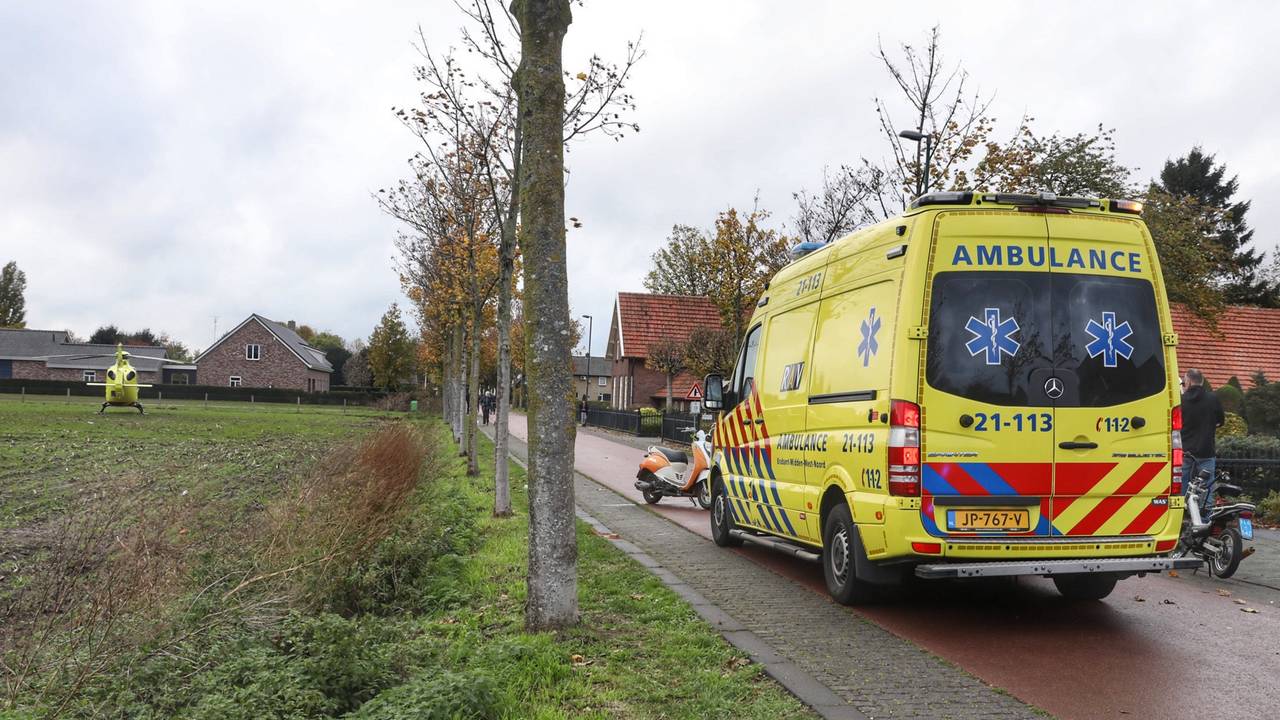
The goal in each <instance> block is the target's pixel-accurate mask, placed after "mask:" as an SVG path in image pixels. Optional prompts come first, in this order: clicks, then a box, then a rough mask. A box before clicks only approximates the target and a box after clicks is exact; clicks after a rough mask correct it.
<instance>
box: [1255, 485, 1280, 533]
mask: <svg viewBox="0 0 1280 720" xmlns="http://www.w3.org/2000/svg"><path fill="white" fill-rule="evenodd" d="M1255 515H1256V516H1257V518H1258V520H1259V521H1261V522H1264V523H1266V524H1268V525H1280V492H1276V491H1275V490H1272V491H1271V492H1269V493H1267V496H1266V497H1264V498H1262V499H1261V500H1259V501H1258V511H1257V513H1255Z"/></svg>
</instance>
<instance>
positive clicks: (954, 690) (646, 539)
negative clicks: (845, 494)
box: [511, 436, 1041, 718]
mask: <svg viewBox="0 0 1280 720" xmlns="http://www.w3.org/2000/svg"><path fill="white" fill-rule="evenodd" d="M526 452H527V449H526V446H525V444H524V442H522V441H521V440H520V439H519V438H517V437H514V436H513V437H512V438H511V454H512V455H513V456H514V457H516V458H518V459H520V460H523V459H524V458H525V457H526ZM574 487H575V492H576V494H577V498H576V499H577V504H578V507H579V508H580V509H581V510H582V511H583V512H585V513H587V514H588V515H590V516H592V517H593V518H595V519H596V520H598V521H599V522H600V523H602V524H603V525H605V526H607V527H608V528H610V529H611V530H612V531H613V532H615V533H617V534H618V535H620V536H621V537H622V538H623V539H625V540H626V541H627V542H628V543H630V544H633V545H634V546H636V547H637V548H638V549H639V550H641V551H643V553H644V554H646V555H648V556H649V557H650V558H652V561H653V565H654V566H652V567H650V569H651V570H652V571H653V572H654V574H656V575H658V576H659V577H661V578H663V579H664V580H665V581H667V582H668V584H669V585H672V586H673V587H674V588H676V589H677V591H678V592H681V591H680V588H679V587H678V586H684V587H687V588H688V589H690V590H692V592H687V591H685V592H681V594H682V595H684V596H685V597H686V599H689V600H690V601H691V602H693V603H694V604H695V606H698V605H699V603H698V602H696V601H697V600H698V599H703V600H704V601H705V602H704V605H709V606H714V607H713V608H712V609H719V610H720V611H722V613H723V615H724V616H723V617H721V618H720V622H718V623H717V624H718V629H719V630H720V631H721V632H722V633H723V634H724V635H725V637H726V638H727V639H729V640H730V642H734V643H735V644H737V645H738V646H739V647H744V649H747V650H748V652H750V654H751V655H752V657H753V659H755V660H756V661H757V662H763V663H765V665H766V668H767V669H768V670H769V672H770V674H772V675H774V677H776V678H778V679H779V680H780V681H781V682H782V683H783V684H784V685H787V686H788V687H789V688H792V689H793V691H796V689H797V688H800V690H801V691H803V690H804V689H805V681H806V680H809V682H812V681H813V680H816V681H817V683H818V684H819V687H812V688H808V689H809V690H810V691H811V692H810V693H809V694H810V696H816V697H823V696H826V697H830V695H831V693H834V695H835V696H836V697H838V698H839V699H841V700H843V701H844V702H846V703H847V706H845V707H846V708H848V709H847V710H843V711H842V709H841V708H840V707H836V706H834V705H832V706H827V707H821V706H819V707H815V709H817V710H819V711H820V712H822V713H823V714H824V715H825V716H827V717H858V714H857V713H862V714H863V715H865V716H866V717H869V718H1034V717H1041V715H1040V714H1039V713H1037V712H1036V711H1035V710H1034V709H1033V708H1031V707H1030V706H1028V705H1025V704H1023V703H1021V702H1019V701H1018V700H1016V699H1014V698H1013V697H1011V696H1009V695H1006V694H1003V693H1001V692H998V691H996V690H994V689H992V688H990V687H988V686H987V685H984V684H983V683H982V682H981V681H979V680H978V679H976V678H974V677H973V676H972V675H969V674H968V673H965V672H964V671H962V670H959V669H958V668H956V667H954V666H952V665H950V664H948V663H946V662H944V661H943V660H941V659H939V658H938V657H936V656H934V655H931V654H929V653H928V652H925V651H924V650H921V649H920V648H918V647H916V646H915V645H913V644H911V643H909V642H907V641H905V640H902V639H900V638H898V637H896V636H894V635H892V634H890V633H889V632H887V631H886V630H883V629H881V628H880V627H878V626H876V625H874V624H872V623H870V622H868V621H866V620H864V619H862V618H860V617H858V616H856V615H854V614H853V613H851V612H849V611H848V610H847V609H845V608H843V607H841V606H838V605H836V604H834V603H832V602H830V601H829V600H827V599H825V598H823V597H821V596H819V595H816V594H815V593H813V592H811V591H809V590H807V589H805V588H803V587H801V586H800V585H799V584H797V583H796V582H795V581H793V580H790V579H788V578H785V577H782V576H780V575H777V574H775V573H774V572H772V571H770V570H768V569H767V568H765V567H762V566H760V565H759V564H757V563H755V562H752V561H751V560H750V559H748V558H746V557H744V556H742V555H740V554H738V553H733V552H727V551H725V550H723V549H721V548H718V547H716V546H715V545H714V544H712V543H710V542H708V541H707V540H706V539H705V538H702V537H700V536H698V535H696V534H694V533H692V532H690V531H688V530H686V529H684V528H682V527H680V526H679V525H676V524H675V523H672V522H670V521H668V520H666V519H664V518H662V517H660V516H659V515H657V514H655V513H653V512H649V511H647V510H646V509H645V508H643V507H641V506H639V505H636V504H635V503H634V502H632V501H630V500H628V499H627V498H625V497H623V496H621V495H618V494H617V493H615V492H613V491H612V490H609V489H607V488H605V487H603V486H601V485H599V484H597V483H595V482H593V481H592V480H590V479H589V478H587V477H586V476H584V475H581V474H577V475H576V478H575V485H574ZM620 545H622V544H621V543H620ZM624 549H625V547H624ZM646 564H649V563H646ZM699 609H700V611H702V612H703V615H704V617H712V618H714V617H717V615H716V614H714V613H710V614H709V613H707V612H706V608H705V607H700V608H699ZM747 633H751V634H754V636H755V637H756V638H758V639H759V640H763V641H764V643H765V644H766V645H765V646H763V647H757V648H755V649H754V650H752V648H751V647H750V643H744V642H743V640H744V638H743V637H741V636H742V635H746V634H747ZM757 642H758V640H757ZM789 673H790V674H791V675H793V677H790V678H789V677H787V675H788V674H789ZM805 676H808V677H807V678H806V677H805ZM799 694H801V695H804V693H803V692H801V693H799ZM810 702H812V700H810ZM851 710H856V711H857V712H850V711H851Z"/></svg>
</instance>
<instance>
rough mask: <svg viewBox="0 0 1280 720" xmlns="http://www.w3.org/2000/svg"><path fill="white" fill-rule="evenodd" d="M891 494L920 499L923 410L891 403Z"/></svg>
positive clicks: (917, 407) (900, 401)
mask: <svg viewBox="0 0 1280 720" xmlns="http://www.w3.org/2000/svg"><path fill="white" fill-rule="evenodd" d="M889 494H890V495H901V496H905V497H918V496H919V495H920V406H919V405H917V404H915V403H913V402H907V401H905V400H894V401H892V402H891V403H889Z"/></svg>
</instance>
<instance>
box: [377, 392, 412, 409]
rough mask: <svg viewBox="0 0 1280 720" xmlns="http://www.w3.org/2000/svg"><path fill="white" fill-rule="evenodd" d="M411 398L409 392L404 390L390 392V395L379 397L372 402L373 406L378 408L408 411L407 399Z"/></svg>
mask: <svg viewBox="0 0 1280 720" xmlns="http://www.w3.org/2000/svg"><path fill="white" fill-rule="evenodd" d="M411 399H412V398H410V397H409V393H405V392H397V393H391V394H390V395H387V396H385V397H382V398H380V399H379V400H378V401H377V402H375V403H374V404H373V406H374V407H375V408H377V409H378V410H388V411H396V412H408V411H409V400H411Z"/></svg>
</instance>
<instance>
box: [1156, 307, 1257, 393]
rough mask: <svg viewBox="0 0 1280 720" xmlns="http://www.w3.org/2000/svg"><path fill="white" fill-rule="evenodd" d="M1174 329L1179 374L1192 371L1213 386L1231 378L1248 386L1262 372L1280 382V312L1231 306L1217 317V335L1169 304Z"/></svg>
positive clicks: (1188, 314) (1192, 316)
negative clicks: (1196, 372)
mask: <svg viewBox="0 0 1280 720" xmlns="http://www.w3.org/2000/svg"><path fill="white" fill-rule="evenodd" d="M1170 310H1171V312H1172V314H1173V330H1174V332H1176V333H1178V348H1177V349H1178V371H1179V372H1184V373H1185V372H1186V371H1187V370H1189V369H1190V368H1195V369H1197V370H1199V371H1200V372H1202V373H1204V376H1205V379H1207V380H1208V381H1209V384H1210V385H1212V386H1213V387H1220V386H1222V385H1225V384H1226V382H1227V380H1228V379H1230V378H1231V376H1232V375H1234V376H1236V377H1237V378H1239V379H1240V382H1241V383H1242V384H1243V385H1244V386H1245V387H1249V386H1250V385H1249V377H1250V376H1251V375H1253V373H1254V372H1256V371H1258V370H1261V371H1262V372H1264V373H1266V375H1267V378H1268V379H1269V380H1280V310H1271V309H1267V308H1257V307H1247V306H1243V305H1233V306H1230V307H1228V308H1227V309H1226V310H1224V311H1223V312H1222V314H1221V315H1220V316H1219V317H1218V332H1219V333H1220V335H1214V333H1213V331H1212V330H1211V329H1210V328H1209V325H1208V324H1207V323H1206V322H1205V321H1204V320H1201V319H1200V318H1198V317H1196V316H1195V315H1194V314H1192V313H1191V311H1190V310H1188V309H1187V308H1185V307H1183V306H1181V305H1176V304H1174V305H1172V306H1171V307H1170Z"/></svg>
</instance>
